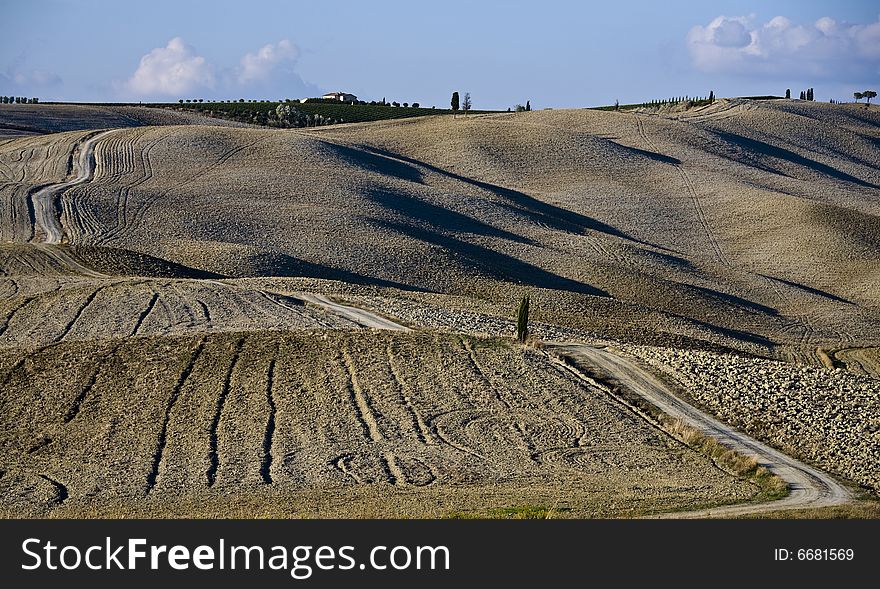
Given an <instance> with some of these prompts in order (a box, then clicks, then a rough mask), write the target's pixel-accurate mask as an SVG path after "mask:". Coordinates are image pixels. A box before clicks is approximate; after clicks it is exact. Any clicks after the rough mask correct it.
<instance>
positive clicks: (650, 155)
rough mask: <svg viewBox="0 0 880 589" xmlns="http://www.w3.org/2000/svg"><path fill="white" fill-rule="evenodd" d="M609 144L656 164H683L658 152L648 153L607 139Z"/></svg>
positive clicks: (645, 150)
mask: <svg viewBox="0 0 880 589" xmlns="http://www.w3.org/2000/svg"><path fill="white" fill-rule="evenodd" d="M605 141H607V142H608V143H613V144H614V145H616V146H617V147H619V148H621V149H623V150H626V151H628V152H630V153H633V154H635V155H640V156H642V157H646V158H648V159H652V160H654V161H655V162H660V163H663V164H670V165H673V166H677V165H679V164H680V163H681V160H680V159H678V158H675V157H672V156H670V155H664V154H662V153H657V152H656V151H648V150H647V149H639V148H638V147H630V146H629V145H623V144H621V143H618V142H617V141H612V140H611V139H606V140H605Z"/></svg>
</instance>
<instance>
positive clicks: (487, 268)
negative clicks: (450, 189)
mask: <svg viewBox="0 0 880 589" xmlns="http://www.w3.org/2000/svg"><path fill="white" fill-rule="evenodd" d="M372 223H374V224H375V225H376V226H378V227H382V228H384V229H387V230H389V231H393V232H395V233H399V234H402V235H406V236H407V237H410V238H412V239H415V240H418V241H421V242H425V243H430V244H432V245H435V246H438V247H440V248H443V249H444V250H446V251H448V252H450V253H452V254H453V255H454V256H456V257H457V258H459V259H460V260H462V261H463V262H464V263H465V265H466V266H467V267H470V268H472V269H474V270H477V271H478V272H479V273H480V274H483V275H485V276H489V277H494V278H496V279H499V280H505V281H508V282H517V283H521V284H527V285H529V286H534V287H539V288H548V289H555V290H565V291H569V292H576V293H580V294H587V295H592V296H600V297H608V296H610V295H609V294H608V293H607V292H605V291H603V290H601V289H599V288H596V287H595V286H592V285H589V284H585V283H583V282H578V281H577V280H572V279H570V278H565V277H564V276H559V275H558V274H554V273H552V272H549V271H547V270H544V269H543V268H539V267H537V266H534V265H532V264H529V263H528V262H524V261H522V260H518V259H516V258H514V257H513V256H510V255H508V254H505V253H502V252H497V251H494V250H491V249H489V248H486V247H483V246H481V245H477V244H475V243H468V242H466V241H462V240H460V239H456V238H454V237H450V236H448V235H444V234H442V233H438V232H435V231H430V230H428V229H424V228H421V227H416V226H413V225H409V224H405V223H397V222H390V221H386V220H383V219H373V220H372Z"/></svg>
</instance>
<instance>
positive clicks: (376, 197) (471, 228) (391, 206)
mask: <svg viewBox="0 0 880 589" xmlns="http://www.w3.org/2000/svg"><path fill="white" fill-rule="evenodd" d="M367 197H368V198H369V199H370V200H371V201H373V202H375V203H376V204H378V205H379V206H381V207H382V208H384V209H388V210H390V211H393V212H396V213H399V214H400V215H402V216H404V217H405V218H407V219H409V220H413V221H421V222H423V223H425V224H427V225H430V226H431V228H432V229H435V230H437V231H449V232H453V233H473V234H475V235H485V236H487V237H498V238H501V239H507V240H510V241H514V242H517V243H522V244H532V243H534V242H533V241H532V240H531V239H528V238H526V237H522V236H519V235H516V234H514V233H510V232H509V231H505V230H503V229H498V228H497V227H493V226H492V225H489V224H487V223H484V222H482V221H480V220H478V219H475V218H473V217H470V216H468V215H465V214H462V213H459V212H457V211H453V210H450V209H447V208H444V207H441V206H438V205H435V204H433V203H430V202H426V201H424V200H422V199H420V198H418V197H415V196H412V195H409V194H406V193H404V192H400V191H397V190H391V189H388V188H385V187H377V188H374V189H372V190H369V191H368V192H367Z"/></svg>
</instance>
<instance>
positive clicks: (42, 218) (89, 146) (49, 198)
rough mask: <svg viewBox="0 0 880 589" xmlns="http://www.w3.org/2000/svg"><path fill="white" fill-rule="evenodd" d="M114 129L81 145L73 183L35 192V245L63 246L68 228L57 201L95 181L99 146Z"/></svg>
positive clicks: (51, 185) (70, 181)
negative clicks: (60, 215) (39, 233)
mask: <svg viewBox="0 0 880 589" xmlns="http://www.w3.org/2000/svg"><path fill="white" fill-rule="evenodd" d="M112 132H113V131H112V130H109V131H103V132H101V133H97V134H96V135H92V136H91V137H88V138H87V139H86V140H85V141H82V142H81V143H78V144H77V148H75V149H78V150H79V152H78V154H77V156H78V157H76V158H75V159H74V161H73V172H74V173H75V174H76V176H75V177H74V178H73V179H71V180H66V181H64V182H57V183H55V184H49V185H48V186H44V187H43V188H40V189H39V190H37V191H35V192H33V193H32V194H31V196H30V198H31V204H32V207H33V211H34V237H33V240H32V241H34V242H37V243H40V242H42V243H46V244H50V245H52V244H59V243H61V240H62V238H63V237H64V229H63V228H62V227H61V222H60V220H59V215H58V210H57V207H56V203H55V200H56V198H57V197H58V195H60V194H61V193H62V192H64V191H65V190H67V189H69V188H72V187H74V186H77V185H79V184H85V183H86V182H88V181H89V180H91V179H92V175H93V174H94V173H95V145H97V143H98V141H100V140H101V139H103V138H104V137H105V136H107V134H108V133H112ZM37 225H39V226H40V229H42V231H43V239H42V240H40V239H39V238H38V234H37V227H36V226H37Z"/></svg>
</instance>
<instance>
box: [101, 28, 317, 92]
mask: <svg viewBox="0 0 880 589" xmlns="http://www.w3.org/2000/svg"><path fill="white" fill-rule="evenodd" d="M298 57H299V49H298V48H297V46H296V45H295V44H293V43H292V42H291V41H290V40H288V39H283V40H281V41H279V42H278V43H269V44H267V45H264V46H263V47H261V48H260V49H259V50H258V51H256V52H254V53H247V54H245V55H244V57H242V58H241V60H240V61H239V63H238V64H237V65H236V66H235V67H230V68H218V69H215V68H214V67H213V66H212V65H211V64H210V63H208V61H207V60H206V59H205V58H204V57H202V56H201V55H198V54H197V53H196V51H195V49H193V48H192V47H191V46H189V45H187V44H186V43H185V42H184V40H183V39H181V38H180V37H175V38H174V39H171V40H170V41H169V42H168V44H167V45H166V46H165V47H158V48H156V49H153V50H152V51H150V52H149V53H147V54H146V55H144V56H143V57H142V58H141V61H140V64H139V66H138V68H137V70H136V71H135V72H134V74H132V76H131V78H129V79H128V80H127V81H126V82H124V83H122V84H118V85H117V88H118V89H119V90H120V94H121V95H122V96H124V97H126V98H129V99H130V98H135V99H142V98H169V97H170V98H186V97H188V96H190V95H192V94H195V93H196V92H198V93H199V94H203V93H207V92H210V95H206V96H204V97H205V98H223V97H224V96H225V97H235V98H238V97H254V98H278V97H294V98H296V97H302V96H306V95H310V96H315V95H316V93H319V92H320V91H319V90H318V89H317V88H316V87H315V86H313V85H311V84H307V83H306V82H303V80H302V78H301V77H300V76H299V75H298V74H297V73H296V71H295V70H294V67H295V66H296V62H297V59H298ZM199 97H200V98H201V97H202V96H199Z"/></svg>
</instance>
